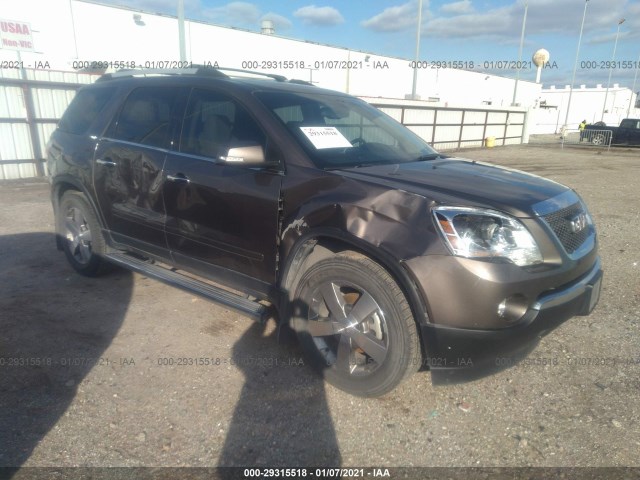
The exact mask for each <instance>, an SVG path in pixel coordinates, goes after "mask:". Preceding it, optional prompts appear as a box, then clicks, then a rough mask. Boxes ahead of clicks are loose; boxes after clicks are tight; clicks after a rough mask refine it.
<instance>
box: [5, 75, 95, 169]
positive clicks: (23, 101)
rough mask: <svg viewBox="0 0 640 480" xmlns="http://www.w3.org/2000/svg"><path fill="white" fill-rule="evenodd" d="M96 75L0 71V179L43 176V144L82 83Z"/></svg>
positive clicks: (44, 166) (88, 81)
mask: <svg viewBox="0 0 640 480" xmlns="http://www.w3.org/2000/svg"><path fill="white" fill-rule="evenodd" d="M96 78H97V77H96V75H89V74H79V73H71V72H57V71H51V70H27V69H25V70H19V69H2V70H0V180H5V179H16V178H32V177H37V176H42V175H46V164H45V163H44V151H45V145H46V143H47V141H48V139H49V136H50V135H51V132H53V130H54V129H55V127H56V124H57V122H58V120H59V119H60V117H61V116H62V114H63V112H64V111H65V109H66V108H67V105H69V102H70V101H71V99H72V98H73V97H74V95H75V92H76V91H77V90H78V88H80V87H81V86H82V85H85V84H88V83H92V82H93V81H95V79H96Z"/></svg>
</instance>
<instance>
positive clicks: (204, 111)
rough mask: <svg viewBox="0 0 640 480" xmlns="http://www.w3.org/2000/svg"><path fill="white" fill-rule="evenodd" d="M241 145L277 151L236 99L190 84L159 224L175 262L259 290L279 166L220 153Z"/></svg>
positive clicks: (266, 276) (274, 226)
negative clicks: (162, 224) (254, 163)
mask: <svg viewBox="0 0 640 480" xmlns="http://www.w3.org/2000/svg"><path fill="white" fill-rule="evenodd" d="M246 146H259V147H260V148H262V151H263V152H264V153H265V155H266V157H267V159H271V160H274V159H277V157H278V156H279V154H278V153H277V152H276V151H275V149H274V147H273V145H272V144H271V143H270V141H269V139H268V138H267V135H266V134H265V132H264V130H263V129H262V128H261V127H260V126H259V125H258V123H257V121H256V120H255V119H254V117H253V116H252V115H251V114H250V113H249V111H248V110H247V109H246V108H245V107H244V106H243V105H242V104H241V103H240V101H238V100H237V99H235V98H234V97H232V96H231V95H230V94H228V93H225V92H223V91H220V90H217V89H215V88H194V89H193V90H192V91H191V93H190V95H189V99H188V102H187V108H186V111H185V115H184V119H183V125H182V135H181V138H180V144H179V148H178V151H177V152H176V151H174V152H171V153H169V154H168V156H167V160H166V164H165V178H166V181H165V182H164V184H163V185H164V186H163V196H164V202H165V206H166V214H167V218H166V227H165V228H166V234H167V241H168V244H169V248H170V249H171V253H172V257H173V261H174V263H175V264H176V265H177V266H180V267H183V268H186V269H189V270H192V271H196V272H197V273H202V274H205V275H206V276H208V277H209V278H213V279H218V280H220V281H223V282H224V283H225V284H227V285H234V286H237V287H239V288H242V289H243V290H245V291H246V290H253V291H256V292H265V291H266V290H268V289H269V287H270V285H271V284H272V283H273V282H274V280H275V272H276V256H277V241H278V240H277V239H278V207H279V202H278V201H279V196H280V187H281V179H282V171H281V170H280V169H279V168H273V167H270V168H267V167H255V166H254V167H251V166H245V165H242V164H238V163H236V162H229V161H225V160H223V159H222V158H225V157H226V156H227V154H228V152H229V149H230V148H234V147H246ZM221 157H222V158H221Z"/></svg>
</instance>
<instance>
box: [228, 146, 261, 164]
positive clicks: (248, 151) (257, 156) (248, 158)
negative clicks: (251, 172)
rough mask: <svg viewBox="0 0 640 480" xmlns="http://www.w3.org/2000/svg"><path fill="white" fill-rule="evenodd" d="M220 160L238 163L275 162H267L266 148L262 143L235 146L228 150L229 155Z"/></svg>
mask: <svg viewBox="0 0 640 480" xmlns="http://www.w3.org/2000/svg"><path fill="white" fill-rule="evenodd" d="M220 160H222V161H224V162H226V163H230V164H237V165H249V166H256V167H258V166H267V165H272V164H273V162H267V160H266V159H265V157H264V150H263V149H262V147H261V146H260V145H247V146H245V147H233V148H230V149H229V151H228V152H227V156H226V157H225V156H222V157H220Z"/></svg>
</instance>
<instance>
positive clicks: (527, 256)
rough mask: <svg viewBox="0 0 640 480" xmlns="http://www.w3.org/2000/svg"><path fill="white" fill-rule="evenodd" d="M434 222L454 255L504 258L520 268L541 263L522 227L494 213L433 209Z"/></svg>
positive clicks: (480, 210)
mask: <svg viewBox="0 0 640 480" xmlns="http://www.w3.org/2000/svg"><path fill="white" fill-rule="evenodd" d="M433 215H434V217H435V219H436V223H437V225H438V227H439V228H440V231H441V232H442V235H443V237H444V238H445V240H446V243H447V244H448V246H449V249H450V250H451V252H452V253H453V254H454V255H459V256H461V257H467V258H496V257H497V258H505V259H507V260H510V261H512V262H513V263H515V264H516V265H518V266H520V267H523V266H527V265H533V264H535V263H541V262H542V255H541V254H540V249H539V248H538V245H537V244H536V241H535V240H534V239H533V237H532V236H531V234H530V233H529V231H528V230H527V229H526V228H525V226H524V225H523V224H522V223H520V222H519V221H518V220H516V219H515V218H513V217H509V216H507V215H504V214H502V213H499V212H496V211H493V210H484V209H480V208H463V207H436V208H434V209H433Z"/></svg>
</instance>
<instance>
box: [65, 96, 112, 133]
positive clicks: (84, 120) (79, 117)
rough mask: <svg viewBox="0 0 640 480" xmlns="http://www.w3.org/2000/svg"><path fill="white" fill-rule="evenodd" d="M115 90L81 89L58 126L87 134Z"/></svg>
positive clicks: (72, 131) (66, 130)
mask: <svg viewBox="0 0 640 480" xmlns="http://www.w3.org/2000/svg"><path fill="white" fill-rule="evenodd" d="M113 92H115V88H113V87H112V88H105V87H103V88H90V89H86V90H80V91H79V92H78V93H77V94H76V96H75V97H74V98H73V100H72V101H71V104H70V105H69V108H67V110H66V112H65V113H64V115H63V116H62V118H61V119H60V123H59V124H58V128H59V129H60V130H62V131H63V132H68V133H73V134H75V135H83V134H85V133H86V132H87V130H89V127H90V126H91V124H92V123H93V121H94V120H95V119H96V117H97V116H98V114H99V113H100V111H101V110H102V108H103V107H104V106H105V104H106V103H107V101H108V100H109V99H110V98H111V96H112V95H113Z"/></svg>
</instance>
